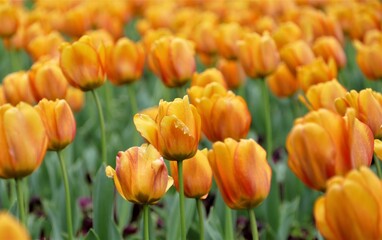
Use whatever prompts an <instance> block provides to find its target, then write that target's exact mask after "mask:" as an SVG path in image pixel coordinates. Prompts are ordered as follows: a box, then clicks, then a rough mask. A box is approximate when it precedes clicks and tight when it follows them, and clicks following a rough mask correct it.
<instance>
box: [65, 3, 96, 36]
mask: <svg viewBox="0 0 382 240" xmlns="http://www.w3.org/2000/svg"><path fill="white" fill-rule="evenodd" d="M62 17H63V18H64V20H63V26H62V29H60V30H61V31H62V32H64V33H66V34H68V35H69V36H73V37H81V36H82V35H83V34H84V33H85V32H86V31H87V30H89V29H90V28H91V27H92V18H93V13H92V11H91V10H90V9H89V8H88V6H87V5H86V4H79V5H78V6H77V7H74V8H71V9H69V10H68V11H67V12H65V14H63V15H62Z"/></svg>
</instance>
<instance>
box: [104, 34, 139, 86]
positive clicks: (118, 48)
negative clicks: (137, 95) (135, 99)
mask: <svg viewBox="0 0 382 240" xmlns="http://www.w3.org/2000/svg"><path fill="white" fill-rule="evenodd" d="M106 58H107V63H108V64H107V67H106V71H107V74H108V79H109V80H110V82H111V83H113V84H115V85H122V84H126V83H131V82H134V81H137V80H139V79H140V78H141V75H142V72H143V66H144V63H145V55H144V50H143V46H142V45H141V44H140V43H134V42H133V41H131V40H130V39H128V38H120V39H119V40H118V42H117V43H116V44H115V45H114V46H109V47H108V48H107V50H106Z"/></svg>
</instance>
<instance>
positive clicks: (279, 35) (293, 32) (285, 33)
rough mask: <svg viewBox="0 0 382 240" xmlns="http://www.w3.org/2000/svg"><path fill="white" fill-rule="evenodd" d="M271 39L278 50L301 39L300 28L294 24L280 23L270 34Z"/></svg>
mask: <svg viewBox="0 0 382 240" xmlns="http://www.w3.org/2000/svg"><path fill="white" fill-rule="evenodd" d="M272 38H273V40H274V41H275V43H276V46H277V48H278V49H282V48H283V47H284V46H285V45H287V44H288V43H291V42H295V41H297V40H300V39H302V32H301V29H300V27H299V26H298V25H297V24H295V23H294V22H290V21H289V22H285V23H281V24H280V25H279V27H278V28H277V29H276V30H275V31H274V32H273V33H272Z"/></svg>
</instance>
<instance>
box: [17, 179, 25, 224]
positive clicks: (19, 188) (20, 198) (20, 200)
mask: <svg viewBox="0 0 382 240" xmlns="http://www.w3.org/2000/svg"><path fill="white" fill-rule="evenodd" d="M15 181H16V192H17V203H18V205H19V219H20V222H21V223H22V224H23V225H24V226H26V215H25V207H24V196H23V190H22V179H21V178H15Z"/></svg>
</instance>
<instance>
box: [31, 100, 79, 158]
mask: <svg viewBox="0 0 382 240" xmlns="http://www.w3.org/2000/svg"><path fill="white" fill-rule="evenodd" d="M35 108H36V110H37V111H38V113H39V114H40V117H41V119H42V121H43V123H44V126H45V130H46V133H47V135H48V139H49V143H48V150H52V151H58V150H62V149H64V148H65V147H66V146H67V145H69V144H70V143H71V142H73V140H74V137H75V136H76V120H75V119H74V116H73V112H72V109H71V108H70V106H69V104H68V103H67V102H66V101H65V100H63V99H61V100H58V99H57V100H55V101H49V100H47V99H42V100H41V101H40V102H39V103H38V105H36V107H35Z"/></svg>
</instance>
